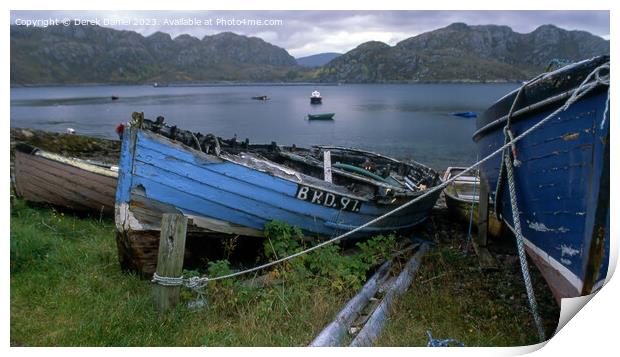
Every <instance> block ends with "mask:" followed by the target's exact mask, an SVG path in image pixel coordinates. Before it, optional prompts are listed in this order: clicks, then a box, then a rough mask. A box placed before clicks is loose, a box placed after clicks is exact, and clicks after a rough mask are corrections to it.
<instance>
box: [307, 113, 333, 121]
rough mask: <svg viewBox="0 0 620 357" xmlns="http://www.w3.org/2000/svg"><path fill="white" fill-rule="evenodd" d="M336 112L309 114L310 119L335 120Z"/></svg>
mask: <svg viewBox="0 0 620 357" xmlns="http://www.w3.org/2000/svg"><path fill="white" fill-rule="evenodd" d="M334 115H336V113H321V114H308V120H334Z"/></svg>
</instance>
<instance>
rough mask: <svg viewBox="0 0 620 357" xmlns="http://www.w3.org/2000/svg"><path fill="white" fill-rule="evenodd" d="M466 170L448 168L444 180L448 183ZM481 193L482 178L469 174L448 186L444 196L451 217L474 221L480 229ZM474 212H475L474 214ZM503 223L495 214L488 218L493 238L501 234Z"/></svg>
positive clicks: (462, 168) (462, 220) (474, 224)
mask: <svg viewBox="0 0 620 357" xmlns="http://www.w3.org/2000/svg"><path fill="white" fill-rule="evenodd" d="M463 170H465V168H464V167H448V168H447V169H446V172H445V173H444V175H443V178H442V180H443V181H448V180H449V179H451V178H452V177H453V176H455V175H457V174H459V173H461V172H462V171H463ZM479 193H480V178H479V177H478V176H477V175H473V174H471V173H470V174H467V175H463V176H460V177H458V178H457V179H456V180H455V181H453V182H452V183H451V184H449V185H448V186H446V188H445V189H444V190H443V194H444V196H445V198H446V206H448V212H450V215H452V216H453V217H455V218H457V219H458V220H460V221H461V222H469V221H470V219H471V220H473V222H472V224H473V227H474V229H476V228H477V227H478V201H479ZM472 210H473V212H472ZM501 229H502V222H501V221H500V220H498V219H497V218H496V217H495V215H494V214H490V215H489V217H488V230H489V233H490V234H491V235H493V236H496V237H499V235H500V234H501Z"/></svg>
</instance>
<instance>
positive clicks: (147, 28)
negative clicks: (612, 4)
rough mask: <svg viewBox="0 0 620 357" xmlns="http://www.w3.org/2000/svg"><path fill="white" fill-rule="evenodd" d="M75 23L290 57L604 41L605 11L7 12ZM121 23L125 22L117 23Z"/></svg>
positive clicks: (17, 18)
mask: <svg viewBox="0 0 620 357" xmlns="http://www.w3.org/2000/svg"><path fill="white" fill-rule="evenodd" d="M75 18H79V19H88V20H95V21H96V20H98V21H99V23H100V24H101V25H102V26H105V27H112V28H115V29H123V30H132V31H136V32H138V33H141V34H142V35H145V36H148V35H150V34H152V33H154V32H156V31H162V32H166V33H169V34H170V35H171V36H172V37H173V38H174V37H176V36H178V35H181V34H190V35H192V36H195V37H198V38H202V37H204V36H205V35H212V34H215V33H220V32H224V31H231V32H235V33H238V34H243V35H249V36H257V37H260V38H262V39H264V40H265V41H267V42H270V43H272V44H274V45H277V46H280V47H283V48H285V49H286V50H288V52H289V53H290V54H291V55H293V56H294V57H302V56H307V55H311V54H316V53H321V52H341V53H343V52H346V51H348V50H351V49H353V48H355V47H356V46H357V45H359V44H360V43H363V42H366V41H371V40H375V41H382V42H385V43H387V44H389V45H394V44H396V43H397V42H399V41H401V40H404V39H406V38H408V37H411V36H415V35H417V34H420V33H423V32H426V31H430V30H434V29H437V28H440V27H444V26H447V25H449V24H451V23H453V22H464V23H467V24H469V25H486V24H495V25H507V26H510V27H511V28H512V29H513V30H515V31H517V32H521V33H526V32H530V31H532V30H534V29H536V28H537V27H538V26H540V25H544V24H553V25H556V26H558V27H561V28H564V29H567V30H584V31H588V32H590V33H592V34H595V35H598V36H601V37H603V38H605V39H609V12H608V11H448V10H445V11H241V10H239V11H59V10H58V11H11V24H12V25H14V24H17V23H19V24H24V20H46V19H56V20H58V21H61V22H62V21H63V20H68V19H75ZM190 19H191V20H195V19H198V20H200V21H201V24H199V25H196V24H193V25H178V23H179V22H181V21H186V22H187V21H188V20H190ZM233 19H234V20H236V22H237V23H238V24H236V25H226V24H222V23H218V20H220V21H221V20H226V21H227V23H228V24H230V22H231V20H233ZM175 20H176V22H175ZM243 20H246V25H243ZM251 20H275V21H272V22H271V23H270V24H267V25H263V26H258V25H247V24H248V21H251ZM126 21H129V22H130V23H129V24H123V23H122V22H126ZM166 21H168V22H170V24H167V23H166ZM105 22H108V23H107V24H106V23H105ZM110 22H121V24H109V23H110ZM149 22H152V23H149Z"/></svg>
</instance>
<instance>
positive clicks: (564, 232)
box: [473, 56, 610, 301]
mask: <svg viewBox="0 0 620 357" xmlns="http://www.w3.org/2000/svg"><path fill="white" fill-rule="evenodd" d="M603 78H609V56H601V57H595V58H592V59H589V60H585V61H582V62H578V63H575V64H572V65H569V66H566V67H563V68H560V69H558V70H555V71H553V72H549V73H545V74H543V75H541V76H539V77H537V78H535V79H534V80H532V81H530V82H528V83H526V84H525V85H524V86H523V87H522V88H521V89H518V90H515V91H513V92H511V93H509V94H508V95H506V96H504V97H503V98H502V99H500V100H499V101H498V102H496V103H495V104H493V105H492V106H491V107H490V108H489V109H488V110H486V111H485V112H484V113H483V114H482V116H481V117H479V118H478V120H477V128H478V129H477V131H476V132H475V133H474V136H473V139H474V141H475V142H476V143H477V145H478V148H479V151H480V156H481V157H485V156H487V155H489V154H490V153H492V152H493V151H495V150H497V149H498V148H499V147H501V146H502V145H503V144H504V140H505V137H504V135H505V134H504V132H505V130H506V132H507V134H508V135H512V136H517V135H519V134H522V133H523V132H525V131H526V130H528V129H529V128H531V127H532V126H533V125H535V124H537V123H538V122H540V121H541V120H543V119H544V118H546V117H548V116H550V115H552V114H553V113H554V112H555V111H556V110H557V109H558V108H560V107H561V106H564V105H565V104H568V105H569V106H568V108H566V110H564V111H562V112H560V113H559V114H555V115H554V116H552V117H551V120H550V121H548V122H545V123H544V124H543V125H541V126H540V127H538V128H537V129H536V130H534V131H532V132H531V134H529V135H526V136H525V137H524V138H523V139H521V140H520V141H518V142H517V143H516V144H515V147H514V148H513V150H511V153H512V156H513V159H514V160H515V164H513V166H514V169H513V171H514V182H515V187H516V197H517V203H518V208H519V213H518V219H519V220H520V223H521V224H520V225H521V227H522V233H523V237H524V245H525V250H526V252H527V253H528V255H529V256H530V257H531V258H532V261H533V262H534V263H535V264H536V266H537V267H538V269H539V270H540V272H541V273H542V275H543V277H544V278H545V279H546V281H547V283H548V285H549V287H550V288H551V290H552V292H553V294H554V296H555V297H556V300H558V301H559V300H560V299H561V298H565V297H576V296H582V295H587V294H590V293H592V292H593V291H596V290H597V289H598V288H600V287H601V286H602V284H603V282H604V280H605V277H606V276H607V269H608V263H609V235H610V232H609V221H610V218H609V146H610V137H609V126H610V122H609V120H610V117H609V110H608V105H609V102H608V101H609V99H608V93H609V81H608V80H606V81H605V80H602V79H603ZM586 80H588V82H587V83H584V82H585V81H586ZM586 88H587V89H588V90H589V92H587V94H586V95H584V96H583V97H581V98H579V99H577V100H571V101H570V102H568V103H567V100H568V99H569V98H570V97H571V96H572V95H573V94H574V93H576V92H577V93H582V91H583V90H584V89H586ZM578 90H579V91H578ZM513 103H514V104H513ZM512 107H514V109H513V111H512V116H510V118H509V113H510V111H511V108H512ZM508 122H510V125H509V127H507V123H508ZM505 128H506V129H505ZM501 162H502V161H501V157H500V156H496V157H494V158H493V159H491V160H489V161H486V162H485V163H484V164H483V165H482V166H481V177H482V180H483V181H484V182H485V183H486V184H488V185H489V188H490V192H491V193H494V192H495V190H496V189H497V190H498V192H499V195H498V197H493V199H494V201H495V202H497V206H496V210H497V211H498V213H499V215H500V216H501V218H502V219H503V221H504V222H505V223H506V224H507V226H508V227H509V228H510V229H512V230H513V231H514V222H513V212H512V210H511V200H510V196H509V187H508V183H507V176H506V174H504V175H503V179H501V180H499V175H500V164H501ZM508 164H510V163H508ZM503 172H504V173H505V172H506V170H503ZM498 181H500V183H499V187H498ZM493 196H494V195H493Z"/></svg>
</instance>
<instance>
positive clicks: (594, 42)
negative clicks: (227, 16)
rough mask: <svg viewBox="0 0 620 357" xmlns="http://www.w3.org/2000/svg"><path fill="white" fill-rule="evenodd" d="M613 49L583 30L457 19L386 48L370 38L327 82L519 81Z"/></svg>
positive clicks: (328, 70) (333, 65)
mask: <svg viewBox="0 0 620 357" xmlns="http://www.w3.org/2000/svg"><path fill="white" fill-rule="evenodd" d="M608 53H609V41H606V40H604V39H602V38H600V37H597V36H594V35H591V34H590V33H587V32H583V31H566V30H563V29H561V28H558V27H555V26H553V25H544V26H541V27H539V28H537V29H536V30H534V31H533V32H531V33H527V34H521V33H517V32H514V31H512V29H511V28H510V27H507V26H495V25H485V26H468V25H466V24H463V23H455V24H452V25H450V26H447V27H445V28H441V29H438V30H435V31H431V32H427V33H423V34H421V35H418V36H415V37H411V38H408V39H406V40H403V41H401V42H399V43H398V44H396V45H395V46H388V45H387V44H385V43H382V42H374V41H373V42H367V43H364V44H361V45H360V46H358V47H357V48H355V49H353V50H351V51H349V52H347V53H345V54H344V55H342V56H340V57H337V58H335V59H333V60H332V61H331V62H329V63H328V64H326V65H325V66H323V67H322V68H320V69H319V70H318V71H317V73H316V76H317V78H318V80H320V81H323V82H353V83H374V82H392V81H455V80H456V81H516V80H524V79H527V78H529V77H531V76H532V75H534V74H536V73H539V72H540V71H542V70H544V69H545V67H546V66H547V64H548V63H549V61H550V60H552V59H554V58H555V59H562V60H569V61H578V60H581V59H585V58H590V57H593V56H596V55H600V54H608Z"/></svg>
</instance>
